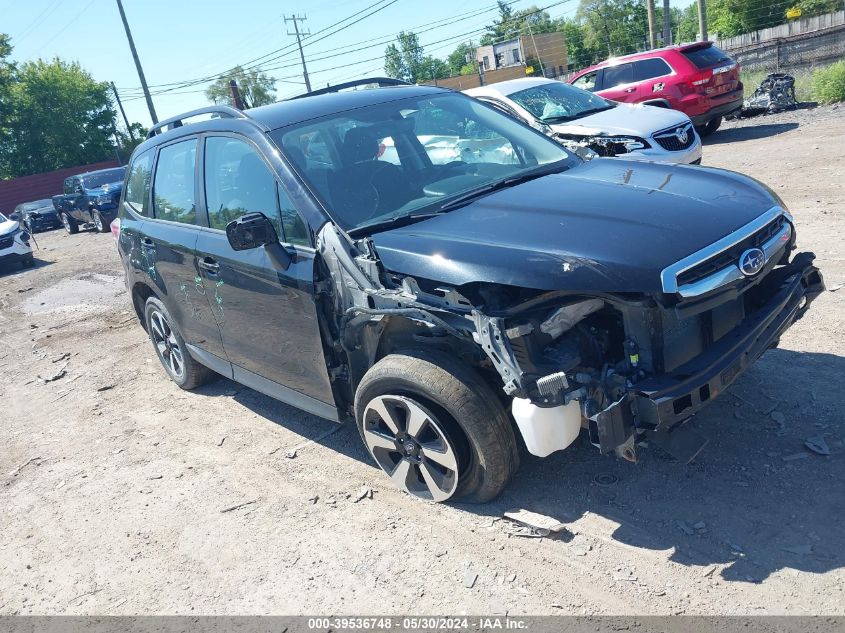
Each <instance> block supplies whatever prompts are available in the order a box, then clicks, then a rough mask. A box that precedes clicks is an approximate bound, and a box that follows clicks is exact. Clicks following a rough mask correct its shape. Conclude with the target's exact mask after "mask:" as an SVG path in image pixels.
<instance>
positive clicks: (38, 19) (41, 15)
mask: <svg viewBox="0 0 845 633" xmlns="http://www.w3.org/2000/svg"><path fill="white" fill-rule="evenodd" d="M63 1H64V0H52V1H51V2H50V4H48V5H47V7H46V8H45V9H44V10H43V11H42V12H41V13H39V14H38V15H37V16H35V19H34V20H33V21H32V22H30V23H29V24H28V25H27V26H26V27H25V28H24V29H23V31H21V32H20V34H19V35H18V36H17V37H15V38H13V39H14V40H15V43H16V44H20V43H21V41H23V40H24V39H25V38H26V37H27V35H29V34H30V33H32V32H33V30H34V28H35V27H37V26H41V24H42V23H43V22H44V20H46V19H47V18H48V17H49V15H48V14H49V13H50V11H51V10H52V9H54V8H58V6H59V5H60V4H61V3H62V2H63Z"/></svg>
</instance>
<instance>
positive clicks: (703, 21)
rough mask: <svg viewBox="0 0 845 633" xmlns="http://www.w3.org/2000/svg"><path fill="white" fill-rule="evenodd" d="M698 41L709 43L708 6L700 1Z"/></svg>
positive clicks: (702, 0)
mask: <svg viewBox="0 0 845 633" xmlns="http://www.w3.org/2000/svg"><path fill="white" fill-rule="evenodd" d="M698 39H699V40H700V41H702V42H706V41H707V4H706V3H705V2H704V0H698Z"/></svg>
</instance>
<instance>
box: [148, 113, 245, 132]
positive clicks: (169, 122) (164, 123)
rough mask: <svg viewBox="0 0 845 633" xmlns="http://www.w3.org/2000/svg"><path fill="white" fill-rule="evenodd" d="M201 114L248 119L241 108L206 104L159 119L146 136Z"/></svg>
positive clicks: (176, 125) (171, 127)
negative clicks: (203, 106)
mask: <svg viewBox="0 0 845 633" xmlns="http://www.w3.org/2000/svg"><path fill="white" fill-rule="evenodd" d="M201 114H219V115H220V116H222V117H226V118H230V119H248V118H249V117H248V116H247V115H246V114H244V113H243V112H242V111H241V110H238V109H236V108H232V107H230V106H227V105H213V106H206V107H205V108H197V109H196V110H191V111H190V112H185V113H184V114H180V115H179V116H174V117H171V118H169V119H166V120H164V121H160V122H159V123H156V124H155V125H154V126H152V127H151V128H150V129H149V131H148V132H147V138H152V137H154V136H155V135H156V134H158V133H159V132H161V131H162V130H163V128H165V127H167V128H168V129H169V130H173V129H176V128H177V127H182V125H183V123H182V121H183V120H184V119H190V118H192V117H195V116H200V115H201Z"/></svg>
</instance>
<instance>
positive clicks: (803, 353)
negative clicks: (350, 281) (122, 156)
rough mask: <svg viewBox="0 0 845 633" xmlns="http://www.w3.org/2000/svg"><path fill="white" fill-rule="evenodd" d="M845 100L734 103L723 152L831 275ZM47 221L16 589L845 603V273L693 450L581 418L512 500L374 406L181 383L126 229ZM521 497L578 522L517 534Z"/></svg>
mask: <svg viewBox="0 0 845 633" xmlns="http://www.w3.org/2000/svg"><path fill="white" fill-rule="evenodd" d="M843 114H845V107H843V108H840V109H834V108H820V109H817V110H814V111H799V112H794V113H786V114H782V115H776V116H769V117H759V118H757V119H749V120H745V121H739V122H731V123H726V124H725V126H724V128H723V129H722V130H720V131H719V132H717V133H716V134H715V135H713V136H712V137H711V138H710V139H709V140H708V141H707V143H706V146H705V153H704V163H705V165H708V166H716V167H725V168H729V169H734V170H738V171H741V172H745V173H748V174H750V175H752V176H755V177H757V178H759V179H761V180H762V181H764V182H766V183H767V184H768V185H769V186H771V187H772V188H773V189H774V190H775V191H776V192H777V193H778V194H779V195H780V196H781V197H782V198H783V199H784V200H785V201H786V203H787V204H788V206H789V207H790V208H791V210H792V212H793V213H794V215H795V217H796V219H797V225H798V231H799V239H800V246H802V247H803V248H804V249H810V250H814V251H815V252H816V254H817V255H818V262H819V264H820V266H821V268H822V270H823V273H824V274H825V277H826V281H827V284H828V288H830V289H831V290H832V289H834V288H838V287H839V286H841V284H842V283H843V282H845V249H843V248H842V243H843V238H845V217H843V202H845V192H844V191H843V188H845V155H843V151H842V148H843V146H845V116H843ZM37 239H38V244H39V245H40V250H38V251H37V254H36V255H37V258H38V260H39V264H38V266H37V268H36V269H35V270H31V271H23V272H18V271H17V270H14V271H3V272H0V343H2V345H0V367H2V371H0V394H2V399H0V402H2V409H0V410H2V422H0V428H2V442H3V447H2V450H0V614H58V613H68V614H92V613H94V614H154V613H155V614H162V613H168V614H176V613H179V614H187V613H202V614H265V613H278V614H294V613H305V614H313V613H331V614H360V613H365V614H371V613H391V614H405V613H413V614H440V613H442V614H448V613H452V614H455V613H496V614H504V613H505V612H508V613H510V614H546V613H550V614H581V613H591V614H592V613H596V614H633V613H636V614H679V613H685V614H714V613H718V614H819V613H824V614H843V613H845V596H844V595H843V581H845V573H844V572H843V566H845V531H843V529H842V525H843V523H845V495H843V492H842V491H843V483H845V445H844V444H843V442H845V430H844V429H843V424H845V418H843V411H845V390H843V387H842V377H843V376H845V328H843V314H845V310H843V308H845V306H843V303H844V301H843V300H844V299H845V289H843V290H842V291H840V292H828V293H825V295H823V296H822V297H821V298H819V299H818V301H817V302H816V303H815V304H814V306H813V309H812V310H810V312H809V313H808V315H807V317H806V318H805V319H803V320H802V321H801V322H799V323H798V324H797V325H796V326H795V327H793V328H792V329H791V330H790V331H789V333H788V334H787V335H786V336H785V337H784V338H783V339H782V341H781V347H780V349H777V350H773V351H770V352H768V353H767V354H766V355H765V356H764V357H763V358H762V359H761V361H760V362H759V363H758V364H757V365H756V366H755V367H754V368H753V369H752V370H751V371H749V372H748V373H747V374H746V375H745V376H743V378H742V379H741V380H740V381H739V382H738V383H737V384H736V385H735V386H734V387H733V388H732V389H731V390H730V392H729V393H727V394H725V395H724V396H723V397H721V398H720V399H719V400H718V401H717V402H715V403H714V404H713V405H712V406H711V407H710V408H709V409H707V410H706V411H705V412H704V413H703V414H702V415H700V416H699V417H698V418H697V419H696V420H694V421H693V424H694V425H695V427H696V428H697V429H698V430H699V431H701V432H704V433H706V434H708V435H710V436H711V437H712V440H711V443H710V444H709V445H708V447H707V448H706V449H705V450H704V452H703V453H702V454H701V455H700V456H699V457H698V458H697V460H696V462H695V463H694V464H692V465H684V464H678V463H674V462H672V461H668V460H667V459H666V458H664V457H661V456H660V455H658V454H656V453H655V452H654V451H649V450H644V451H642V452H641V455H642V459H641V461H640V463H638V464H636V465H632V464H629V463H627V462H623V461H619V460H617V459H615V458H612V457H602V456H600V455H599V454H598V452H597V451H596V450H595V449H593V448H592V447H590V446H589V445H588V443H587V442H586V441H584V442H580V443H577V444H576V446H575V447H574V448H571V449H569V450H567V451H565V452H562V453H557V454H555V455H553V456H552V457H550V458H549V459H546V460H530V461H528V462H527V463H524V464H523V467H522V469H521V470H520V472H519V473H518V475H517V477H516V479H515V480H514V481H513V483H512V484H511V486H510V487H509V488H508V489H507V490H506V492H505V494H504V495H503V496H502V497H501V498H499V499H498V500H496V501H495V502H494V503H490V504H486V505H483V506H463V505H447V506H442V505H440V506H438V505H432V504H428V503H424V502H420V501H417V500H415V499H412V498H410V497H408V496H406V495H404V494H402V493H400V492H399V491H397V490H395V489H393V488H392V487H391V486H390V484H389V482H388V481H387V479H386V478H385V477H383V476H382V475H381V473H380V471H377V470H376V469H375V467H374V466H373V465H372V464H371V463H370V461H369V460H368V459H367V456H366V454H365V451H364V448H363V446H362V445H361V443H360V439H359V438H358V436H357V433H356V431H355V430H354V429H353V428H351V427H337V430H336V432H334V433H332V434H330V435H326V433H328V432H330V431H332V430H333V429H335V428H336V427H334V426H333V425H332V424H331V423H328V422H325V421H323V420H320V419H317V418H314V417H312V416H309V415H307V414H304V413H301V412H299V411H297V410H294V409H292V408H290V407H288V406H285V405H283V404H280V403H278V402H275V401H273V400H271V399H269V398H267V397H265V396H262V395H260V394H258V393H256V392H254V391H251V390H249V389H247V388H244V387H240V386H239V385H237V384H235V383H233V382H230V381H227V380H224V379H221V380H219V381H217V382H215V383H213V384H211V385H208V386H206V387H204V388H202V389H201V390H199V391H197V392H195V393H186V392H183V391H180V390H179V389H178V388H177V387H176V386H175V385H174V384H173V383H171V382H169V381H168V380H167V379H166V378H165V375H164V372H163V370H162V369H161V368H160V366H159V364H158V361H157V360H156V359H155V357H154V355H153V350H152V346H151V345H150V343H149V341H148V339H147V338H146V336H145V334H144V332H143V331H142V329H141V328H140V327H139V326H138V324H137V322H136V320H135V318H134V313H132V312H131V309H130V306H129V300H128V298H127V296H126V292H125V289H124V287H123V281H122V269H121V267H120V263H119V261H118V258H117V255H116V252H115V245H114V241H113V239H112V237H111V236H110V235H102V234H94V233H80V234H78V235H74V236H69V235H66V234H64V232H60V231H53V232H51V233H45V234H39V235H37ZM60 370H61V371H64V372H65V373H64V374H63V375H62V376H61V377H60V378H58V379H56V380H53V381H50V382H45V381H44V380H43V379H44V378H52V377H53V376H54V375H56V374H60V373H61V371H60ZM814 437H815V438H818V437H822V438H823V439H824V441H825V442H826V444H827V445H828V446H829V448H830V452H831V454H830V456H827V457H823V456H819V455H817V454H814V453H812V452H810V451H809V450H807V449H806V448H805V445H804V442H805V440H807V439H808V438H814ZM309 440H315V441H310V442H309ZM296 447H299V448H298V450H296V453H295V457H289V456H288V455H289V454H291V455H292V454H293V453H291V451H292V450H293V449H294V448H296ZM364 485H366V486H370V487H372V489H373V491H374V494H373V496H372V498H366V497H365V498H364V499H362V500H360V501H357V502H356V498H357V497H358V492H359V490H360V489H361V487H362V486H364ZM241 504H243V505H241ZM239 505H241V507H238V508H235V509H232V508H233V507H235V506H239ZM513 507H524V508H528V509H531V510H534V511H536V512H541V513H544V514H548V515H551V516H553V517H555V518H557V519H559V520H560V521H562V522H563V523H564V524H565V525H566V527H567V531H566V532H564V533H563V534H562V535H561V537H559V538H544V539H532V538H520V537H517V536H510V535H509V534H508V532H507V525H506V522H505V521H503V520H500V517H501V514H502V512H503V511H505V510H507V509H509V508H513ZM227 510H228V511H227ZM476 574H477V578H476V577H475V576H476ZM473 579H475V580H474V582H471V581H472V580H473ZM469 585H471V586H469Z"/></svg>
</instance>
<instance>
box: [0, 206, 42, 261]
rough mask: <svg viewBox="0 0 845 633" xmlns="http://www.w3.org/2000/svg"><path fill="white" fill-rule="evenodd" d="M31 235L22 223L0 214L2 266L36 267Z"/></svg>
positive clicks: (0, 254) (0, 257) (0, 256)
mask: <svg viewBox="0 0 845 633" xmlns="http://www.w3.org/2000/svg"><path fill="white" fill-rule="evenodd" d="M29 239H30V235H29V233H28V232H27V231H26V230H24V229H23V228H22V227H21V225H20V222H18V221H16V220H12V219H10V218H7V217H6V216H5V215H3V214H2V213H0V266H5V265H7V264H20V265H21V266H23V267H24V268H31V267H32V266H33V265H35V260H34V258H33V256H32V246H30V244H29Z"/></svg>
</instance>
